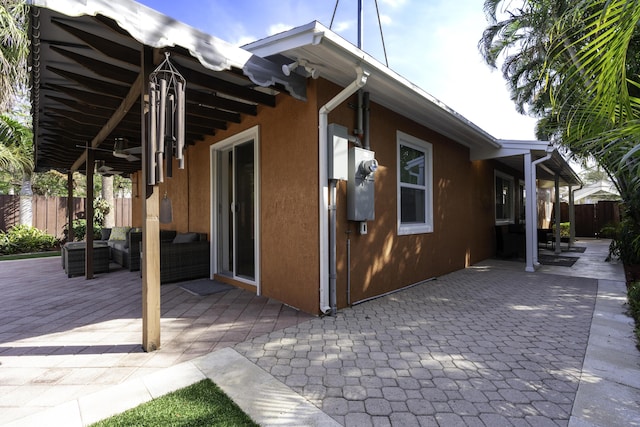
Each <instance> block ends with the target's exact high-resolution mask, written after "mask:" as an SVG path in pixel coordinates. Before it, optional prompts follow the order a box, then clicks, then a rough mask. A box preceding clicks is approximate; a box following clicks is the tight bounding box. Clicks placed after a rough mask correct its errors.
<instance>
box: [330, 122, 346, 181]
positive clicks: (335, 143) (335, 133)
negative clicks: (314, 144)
mask: <svg viewBox="0 0 640 427" xmlns="http://www.w3.org/2000/svg"><path fill="white" fill-rule="evenodd" d="M327 138H328V139H329V140H328V141H327V143H328V144H327V146H328V151H329V152H328V154H329V165H328V166H329V179H339V180H346V179H348V174H349V172H348V171H349V166H348V164H347V163H348V160H349V159H348V155H349V153H348V151H349V131H348V130H347V128H346V127H344V126H340V125H338V124H335V123H331V124H330V125H329V128H328V132H327Z"/></svg>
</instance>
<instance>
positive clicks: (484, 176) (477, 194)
mask: <svg viewBox="0 0 640 427" xmlns="http://www.w3.org/2000/svg"><path fill="white" fill-rule="evenodd" d="M325 84H326V83H325ZM327 85H328V84H327ZM328 86H329V87H330V85H328ZM326 92H332V91H331V90H328V91H326ZM326 92H325V93H326ZM355 103H356V99H355V97H353V99H351V100H349V101H348V102H346V103H345V104H343V105H341V106H340V107H338V108H337V109H336V110H335V111H334V112H333V113H332V114H331V115H330V116H329V123H338V124H341V125H343V126H347V127H348V128H349V131H350V132H351V131H352V130H353V128H354V126H355V124H356V115H355V111H354V110H353V108H351V107H350V106H349V104H352V105H353V104H355ZM397 131H402V132H404V133H407V134H409V135H411V136H414V137H416V138H419V139H421V140H424V141H426V142H429V143H431V144H432V146H433V207H434V211H433V214H434V231H433V232H432V233H425V234H416V235H407V236H399V235H398V233H397V180H398V178H397V173H398V172H397ZM370 142H371V149H372V150H373V151H375V153H376V159H377V160H378V162H379V168H378V171H377V172H376V177H375V180H376V182H375V210H376V212H375V214H376V219H375V221H370V222H369V223H368V234H366V235H360V234H359V233H358V223H356V222H351V221H347V219H346V218H347V213H346V205H347V194H346V183H344V182H341V183H340V184H339V191H338V206H337V216H338V229H337V259H338V265H337V267H338V280H337V296H338V306H339V307H344V306H345V305H347V302H348V301H347V287H348V284H347V268H350V270H351V271H350V273H351V274H350V276H351V283H350V302H351V303H354V302H358V301H361V300H363V299H367V298H370V297H373V296H376V295H380V294H383V293H386V292H389V291H392V290H395V289H399V288H402V287H405V286H408V285H411V284H414V283H418V282H421V281H423V280H426V279H429V278H435V277H438V276H441V275H443V274H446V273H449V272H451V271H455V270H458V269H461V268H464V267H466V266H468V265H471V264H473V263H476V262H478V261H480V260H482V259H485V258H487V257H489V256H491V255H492V254H493V253H495V242H494V239H495V236H494V235H495V231H494V227H493V226H494V221H493V204H492V200H493V199H492V197H493V196H492V186H493V168H492V167H490V166H489V165H488V163H487V162H475V164H473V163H472V162H471V161H470V160H469V150H468V148H467V147H465V146H462V145H460V144H457V143H455V142H453V141H451V140H449V139H447V138H446V137H444V136H442V135H440V134H438V133H435V132H433V131H431V130H429V129H426V128H424V127H422V126H420V125H418V124H416V123H415V122H413V121H411V120H408V119H406V118H404V117H402V116H400V115H398V114H396V113H393V112H391V111H389V110H387V109H385V108H383V107H381V106H379V105H376V104H374V103H372V105H371V113H370ZM347 239H349V241H350V242H349V243H350V259H351V263H350V266H347Z"/></svg>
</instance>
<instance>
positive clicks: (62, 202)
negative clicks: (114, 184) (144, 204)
mask: <svg viewBox="0 0 640 427" xmlns="http://www.w3.org/2000/svg"><path fill="white" fill-rule="evenodd" d="M114 205H115V206H114V213H115V223H116V224H115V225H116V226H127V225H131V199H129V198H117V199H114ZM31 209H32V216H33V220H32V225H33V226H34V227H36V228H38V229H40V230H42V231H44V232H46V233H47V234H50V235H52V236H56V237H58V238H63V237H64V233H63V230H64V226H65V224H66V223H67V198H66V197H46V196H33V198H32V202H31ZM84 210H85V199H84V198H82V197H74V198H73V217H74V218H78V216H82V214H83V213H84ZM79 214H80V215H79ZM19 223H20V196H8V195H0V230H2V231H7V229H8V228H9V227H11V226H13V225H16V224H19Z"/></svg>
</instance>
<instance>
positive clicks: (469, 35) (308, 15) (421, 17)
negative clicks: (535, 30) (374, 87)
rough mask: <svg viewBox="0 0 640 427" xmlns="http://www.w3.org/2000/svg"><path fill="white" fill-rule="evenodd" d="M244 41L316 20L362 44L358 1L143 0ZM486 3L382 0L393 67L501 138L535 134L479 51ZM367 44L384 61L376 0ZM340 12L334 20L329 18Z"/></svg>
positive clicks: (368, 12) (369, 4) (368, 18)
mask: <svg viewBox="0 0 640 427" xmlns="http://www.w3.org/2000/svg"><path fill="white" fill-rule="evenodd" d="M138 1H139V2H140V3H143V4H145V5H147V6H149V7H151V8H153V9H156V10H157V11H159V12H162V13H163V14H165V15H168V16H170V17H172V18H174V19H177V20H179V21H182V22H184V23H186V24H189V25H191V26H193V27H195V28H198V29H200V30H202V31H204V32H206V33H208V34H211V35H213V36H216V37H218V38H221V39H223V40H225V41H227V42H230V43H232V44H234V45H238V46H242V45H244V44H247V43H249V42H252V41H254V40H259V39H262V38H265V37H268V36H270V35H273V34H276V33H279V32H282V31H286V30H288V29H291V28H294V27H297V26H301V25H304V24H307V23H309V22H312V21H319V22H320V23H322V24H324V25H325V26H327V27H329V26H330V25H331V29H332V30H333V31H334V32H336V33H337V34H339V35H340V36H342V37H343V38H344V39H346V40H347V41H349V42H350V43H352V44H354V45H357V40H358V0H341V1H338V6H337V8H336V1H335V0H138ZM483 3H484V2H483V0H455V1H452V0H378V1H377V5H378V11H379V13H380V21H381V26H382V36H383V37H384V46H385V48H386V53H387V59H388V63H389V68H391V69H392V70H393V71H395V72H396V73H398V74H400V75H401V76H402V77H404V78H406V79H408V80H409V81H411V82H412V83H414V84H416V85H417V86H419V87H420V88H422V89H423V90H425V91H426V92H428V93H429V94H431V95H432V96H434V97H435V98H437V99H439V100H440V101H442V102H443V103H444V104H446V105H448V106H449V107H450V108H452V109H454V110H455V111H457V112H458V113H460V114H462V115H463V116H464V117H465V118H467V119H468V120H470V121H472V122H473V123H475V124H476V125H477V126H479V127H480V128H482V129H484V130H485V131H486V132H488V133H489V134H491V135H492V136H494V137H496V138H499V139H515V140H533V139H535V134H534V128H535V122H536V121H535V119H533V118H531V117H527V116H523V115H521V114H519V113H517V112H516V109H515V105H514V104H513V102H512V101H511V99H510V98H509V91H508V89H507V87H506V81H505V80H504V78H503V77H502V73H501V71H500V70H497V69H492V68H490V67H489V66H488V65H486V64H485V63H484V61H483V59H482V56H481V55H480V52H479V50H478V41H479V40H480V38H481V36H482V31H483V30H484V29H485V28H486V26H487V25H488V23H487V20H486V18H485V15H484V12H483V9H482V6H483ZM362 5H363V10H364V18H363V22H364V25H363V28H364V33H363V43H362V48H363V50H364V51H366V52H367V53H368V54H370V55H371V56H373V57H375V58H376V59H377V60H378V61H380V62H381V63H385V57H384V50H383V44H382V38H381V36H380V25H379V23H378V18H377V15H376V1H375V0H362ZM334 9H335V11H336V12H335V16H334V18H333V24H331V20H332V16H333V13H334Z"/></svg>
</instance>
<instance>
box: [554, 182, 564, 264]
mask: <svg viewBox="0 0 640 427" xmlns="http://www.w3.org/2000/svg"><path fill="white" fill-rule="evenodd" d="M555 178H556V179H555V190H556V197H555V202H554V205H555V207H556V218H555V223H556V233H555V234H556V235H555V240H556V250H555V254H556V255H559V254H560V253H562V248H561V247H560V243H561V240H560V221H561V220H562V212H560V210H561V209H560V177H559V176H558V175H556V177H555Z"/></svg>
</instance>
